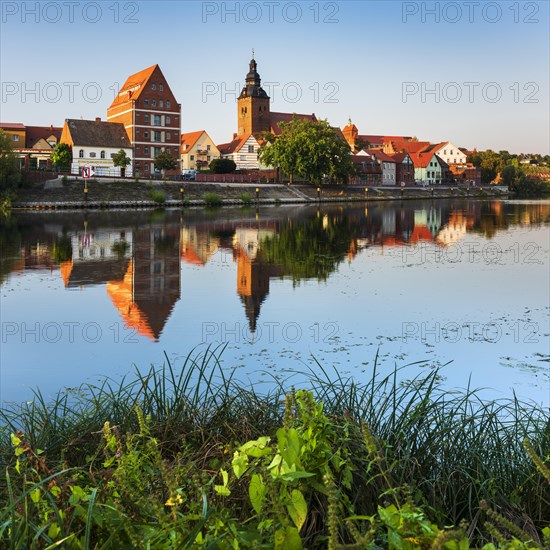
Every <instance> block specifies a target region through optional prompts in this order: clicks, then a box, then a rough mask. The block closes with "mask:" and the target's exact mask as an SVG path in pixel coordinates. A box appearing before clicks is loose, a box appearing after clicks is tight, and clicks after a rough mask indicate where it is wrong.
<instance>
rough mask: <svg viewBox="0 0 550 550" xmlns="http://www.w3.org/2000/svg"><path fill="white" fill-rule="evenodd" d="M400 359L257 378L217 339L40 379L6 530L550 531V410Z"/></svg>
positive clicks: (2, 484)
mask: <svg viewBox="0 0 550 550" xmlns="http://www.w3.org/2000/svg"><path fill="white" fill-rule="evenodd" d="M321 372H324V371H321ZM402 373H403V371H401V372H400V373H398V372H397V371H396V372H395V373H391V374H390V375H388V376H382V375H380V374H378V373H377V372H376V367H375V369H374V372H373V375H372V379H371V380H370V381H369V382H368V383H365V384H364V385H359V384H357V383H355V382H354V381H352V380H351V379H342V378H340V377H339V376H338V374H337V373H335V374H334V375H332V376H329V375H328V374H325V375H324V376H323V377H322V378H321V377H319V376H315V375H314V374H312V375H311V377H310V381H309V384H308V387H307V389H305V390H299V391H295V390H293V389H291V388H284V387H282V386H276V387H273V389H272V390H271V391H270V392H267V393H264V394H259V393H257V392H256V391H255V390H254V389H253V388H249V389H244V388H242V386H241V385H239V384H238V383H237V382H236V381H234V380H233V374H234V372H230V373H227V372H225V371H224V369H223V368H222V365H221V364H220V361H219V355H218V354H217V352H216V351H215V350H210V349H208V350H206V351H205V352H204V353H202V354H198V355H195V356H191V355H190V356H189V357H188V358H187V359H186V361H185V363H184V365H183V366H182V368H181V369H175V368H173V367H172V366H171V365H170V364H169V363H167V364H166V365H165V366H164V367H162V368H161V369H160V370H155V369H151V370H149V371H146V372H139V371H138V372H137V373H136V377H135V380H133V381H124V380H123V381H122V382H120V383H116V384H115V383H114V382H113V381H111V380H105V381H104V382H103V384H102V385H100V386H93V385H84V386H82V387H81V388H80V389H79V390H77V391H72V392H71V391H65V392H62V393H60V394H59V395H58V397H57V398H56V399H55V400H53V401H46V400H44V399H43V398H42V396H41V395H40V394H39V393H37V394H36V397H35V399H34V400H33V401H31V402H29V403H27V404H24V405H21V406H14V407H11V408H9V409H3V410H2V411H0V414H1V418H2V420H1V424H2V425H3V431H2V438H1V441H0V460H1V461H2V467H3V469H4V470H5V472H6V479H5V481H0V498H1V502H2V510H1V511H0V546H1V547H2V548H4V547H5V548H21V547H23V548H48V547H52V548H53V547H54V546H53V545H56V544H57V545H63V547H64V548H122V547H133V548H147V547H150V548H195V547H197V548H200V547H205V548H262V547H263V548H289V549H292V548H302V547H307V548H329V549H336V548H373V549H375V548H403V549H408V548H449V549H454V548H456V549H467V548H473V547H484V548H486V549H489V548H495V547H499V548H520V549H522V548H540V547H549V546H548V545H549V544H550V539H549V535H550V532H549V531H548V528H547V524H548V517H549V514H548V512H549V503H550V498H549V497H550V492H549V489H548V478H545V476H548V475H549V474H548V471H547V466H546V462H545V461H548V458H549V457H548V454H549V440H550V437H549V424H548V415H547V413H546V412H545V411H544V410H543V409H542V408H539V407H537V406H536V405H534V404H529V403H521V402H519V401H518V400H516V399H514V400H511V401H498V402H497V401H495V402H490V403H484V402H482V401H480V400H479V396H478V394H477V393H476V392H473V391H464V392H458V393H449V392H445V391H444V390H443V388H442V387H441V385H440V381H439V380H440V378H439V376H440V374H439V373H437V372H435V373H430V374H428V375H422V376H417V377H415V378H413V379H412V380H410V381H408V383H406V384H405V383H401V384H400V383H398V382H397V381H396V380H397V375H398V374H402ZM524 439H528V441H530V442H531V443H527V450H526V448H524V447H523V444H522V443H523V441H524ZM539 457H542V458H539ZM549 477H550V476H549ZM449 525H454V526H455V527H444V526H449ZM491 544H492V545H493V546H491ZM484 545H489V546H484Z"/></svg>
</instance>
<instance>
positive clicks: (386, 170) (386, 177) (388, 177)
mask: <svg viewBox="0 0 550 550" xmlns="http://www.w3.org/2000/svg"><path fill="white" fill-rule="evenodd" d="M396 173H397V163H396V162H386V161H382V185H395V183H396Z"/></svg>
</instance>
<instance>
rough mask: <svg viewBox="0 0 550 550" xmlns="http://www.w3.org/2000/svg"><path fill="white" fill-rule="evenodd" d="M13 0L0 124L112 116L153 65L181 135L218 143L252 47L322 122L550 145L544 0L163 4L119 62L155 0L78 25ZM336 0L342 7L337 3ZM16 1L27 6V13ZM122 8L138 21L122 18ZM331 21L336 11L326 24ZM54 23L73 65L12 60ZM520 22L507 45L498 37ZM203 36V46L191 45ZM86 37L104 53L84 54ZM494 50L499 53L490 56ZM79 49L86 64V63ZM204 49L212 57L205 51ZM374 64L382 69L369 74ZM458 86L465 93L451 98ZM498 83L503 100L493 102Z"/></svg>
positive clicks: (467, 143) (290, 102) (295, 102)
mask: <svg viewBox="0 0 550 550" xmlns="http://www.w3.org/2000/svg"><path fill="white" fill-rule="evenodd" d="M8 4H13V5H11V7H10V9H11V10H12V12H15V13H12V12H9V11H8V12H6V8H4V7H3V12H2V27H3V32H2V38H1V39H0V40H1V41H2V43H3V47H2V48H1V53H0V60H1V62H2V67H3V69H2V114H1V117H0V118H1V119H2V121H3V122H13V123H18V122H20V123H23V124H26V125H32V124H34V125H48V126H49V125H50V124H53V125H54V126H62V125H63V122H64V120H65V119H67V118H75V119H78V118H81V117H82V118H83V119H89V120H93V119H95V118H96V117H101V118H102V119H104V120H105V117H106V111H107V108H108V107H109V105H110V104H111V103H112V101H113V98H114V97H115V95H116V93H117V92H118V89H119V88H120V87H121V86H122V84H123V83H124V79H125V78H126V76H127V75H129V74H133V73H135V72H138V71H140V70H142V69H144V68H145V67H148V66H151V65H154V64H156V63H158V64H159V65H160V67H161V68H162V70H163V73H164V74H165V76H166V78H167V80H168V81H169V82H170V85H171V88H172V90H173V93H174V95H175V97H176V99H177V100H178V102H180V103H181V106H182V107H181V119H182V120H181V132H182V133H187V132H193V131H198V130H203V129H204V130H206V131H207V132H208V133H209V134H210V135H211V137H212V139H213V140H214V142H216V143H225V142H227V141H229V140H230V139H231V136H232V135H233V133H234V132H235V131H236V127H237V120H236V114H235V113H236V110H235V104H236V100H237V97H238V95H239V93H240V90H241V88H242V86H243V83H244V77H245V75H246V67H247V64H248V62H249V60H250V57H251V50H252V48H254V49H255V59H256V60H257V62H258V72H259V73H260V75H261V77H262V85H263V86H264V88H265V89H266V91H267V93H268V95H270V97H271V103H272V108H273V110H276V111H283V112H289V113H292V112H298V113H315V115H316V117H317V118H318V119H327V120H328V121H329V122H330V123H331V125H333V126H337V127H339V128H343V127H344V126H345V125H346V124H347V123H348V120H349V119H350V118H351V120H352V121H353V122H354V123H355V124H356V125H357V127H359V128H360V130H361V132H363V133H368V134H386V135H411V136H417V137H418V138H419V139H422V140H429V141H432V142H439V141H442V140H452V141H453V142H455V143H456V144H457V145H459V146H463V147H468V148H471V149H473V148H477V149H478V150H485V149H493V150H496V151H498V150H502V149H505V150H508V151H510V152H512V153H539V154H542V155H545V154H548V153H549V151H550V136H549V132H548V118H549V116H548V102H547V101H546V99H545V98H547V97H548V69H545V68H544V67H548V65H549V63H548V61H549V60H550V56H549V51H548V50H549V47H548V46H549V44H548V36H547V33H546V32H545V30H544V29H545V28H546V27H545V24H544V22H545V21H546V22H547V21H548V5H547V4H546V3H542V2H540V3H537V2H533V3H530V4H533V5H534V6H536V8H537V10H536V14H534V15H532V16H531V17H530V19H532V20H533V22H530V20H529V18H527V19H526V17H527V15H528V14H527V12H526V11H525V10H523V11H520V12H518V13H517V14H515V13H513V10H510V9H509V10H507V11H506V10H504V11H502V13H501V16H500V19H499V20H498V21H495V22H493V23H491V21H490V19H491V17H493V18H495V17H496V15H497V14H494V15H493V16H491V14H490V13H489V12H486V13H484V12H482V11H481V10H480V12H479V14H478V20H474V21H473V22H472V23H470V22H469V21H468V19H467V18H464V17H463V20H460V21H458V22H457V23H456V24H454V26H453V25H452V24H451V23H449V22H448V20H450V19H449V18H450V12H449V13H446V12H445V13H443V12H442V13H440V14H439V19H440V20H439V23H436V22H435V15H434V16H430V15H429V13H424V14H422V13H418V14H416V13H414V10H415V5H416V4H415V3H414V2H403V3H399V2H391V3H389V4H391V5H388V4H387V3H386V4H383V3H380V2H362V3H358V2H356V3H351V2H338V3H335V2H332V3H321V4H319V3H317V4H315V3H311V4H312V5H311V6H309V5H308V6H307V8H308V11H307V12H306V10H305V6H304V9H303V12H302V14H301V18H300V20H298V21H296V22H295V23H291V22H290V20H291V19H292V18H291V12H290V11H289V10H290V9H291V7H292V6H290V5H291V4H293V3H291V2H283V3H282V4H281V5H282V6H283V7H285V8H286V9H287V12H285V17H286V19H287V20H285V19H284V18H283V12H281V13H280V14H279V15H280V16H279V17H277V16H276V14H275V13H273V14H272V15H273V22H269V19H266V20H265V21H264V20H259V21H258V22H257V23H256V24H252V23H250V22H249V21H246V20H245V19H246V18H248V20H250V21H251V20H252V19H251V13H252V12H250V13H243V12H242V3H241V4H240V5H241V8H240V9H241V13H240V14H239V17H240V21H239V22H235V18H236V16H231V13H230V9H229V7H228V6H229V4H228V3H219V2H217V3H214V2H203V3H199V2H189V3H185V5H184V4H183V3H180V2H172V3H166V2H160V4H161V5H162V7H163V8H166V9H168V8H170V10H171V12H170V13H171V14H172V15H173V17H170V18H164V19H163V21H164V22H163V25H165V26H166V32H164V31H163V33H161V34H158V35H156V38H155V41H154V42H155V44H153V45H152V46H151V45H150V44H142V43H141V41H138V42H137V43H136V44H135V46H136V47H135V48H133V49H132V55H131V56H126V55H124V52H122V53H121V54H119V56H118V57H116V58H115V59H116V62H113V63H111V62H110V63H105V62H104V61H103V60H104V59H106V58H109V54H108V52H109V50H108V48H109V47H110V48H111V53H112V48H113V47H115V48H116V47H117V46H119V45H120V46H122V45H123V44H124V41H125V40H127V39H129V38H130V37H131V36H135V35H136V33H139V31H140V29H143V28H144V24H145V25H149V26H151V25H153V26H154V25H156V24H158V23H159V21H160V20H159V16H161V15H162V13H166V9H157V10H154V8H153V6H152V5H151V4H150V3H148V2H140V3H139V4H137V3H136V4H135V7H136V8H138V9H137V11H136V13H135V14H133V15H132V16H130V14H129V13H119V14H118V21H119V22H118V23H115V22H114V21H113V19H114V18H115V16H117V14H116V13H115V11H114V10H112V11H110V12H108V13H107V10H106V9H104V10H103V12H102V16H101V19H99V20H98V21H97V22H96V23H95V24H92V23H91V22H89V21H86V20H84V14H85V15H86V18H87V19H88V20H90V21H92V20H93V18H92V13H91V11H89V12H86V13H85V12H82V13H80V12H79V9H78V8H79V6H77V7H76V8H75V13H74V14H73V22H72V23H70V22H69V21H68V19H69V16H70V14H64V13H61V20H60V21H59V22H56V23H53V22H48V21H47V20H46V19H47V18H49V19H50V20H51V21H53V16H54V13H53V11H51V12H49V13H38V15H36V14H35V15H32V13H31V12H29V9H28V8H29V6H26V8H27V12H25V13H23V7H25V6H24V4H25V3H19V4H17V3H8ZM27 4H28V3H27ZM53 4H55V3H53ZM88 4H90V3H88ZM236 4H239V3H236ZM251 4H254V3H251ZM329 4H330V5H332V4H334V6H333V8H334V9H333V11H334V13H332V14H331V13H329V8H330V6H329ZM351 4H353V5H351ZM425 4H429V3H425ZM84 5H85V4H82V6H84ZM125 5H126V6H127V5H134V4H133V3H127V4H124V5H122V4H121V5H120V6H119V8H120V9H121V10H123V7H124V6H125ZM156 5H159V3H157V4H156ZM258 5H259V6H260V7H261V4H258ZM14 6H19V10H18V11H16V7H14ZM113 6H118V4H116V3H115V4H113ZM223 6H225V8H224V7H223ZM315 6H317V8H315ZM523 7H525V6H523ZM309 8H311V9H309ZM336 8H337V9H336ZM90 9H91V8H90ZM223 9H225V10H226V13H224V14H222V13H221V12H222V11H223ZM315 9H317V10H318V12H317V13H316V12H315ZM216 10H217V11H216ZM29 13H30V15H29ZM79 14H80V17H79ZM65 15H66V16H67V17H66V18H65ZM264 15H265V14H264ZM436 15H437V14H436ZM474 15H475V14H474ZM182 16H185V18H186V20H188V21H191V22H193V21H195V24H193V25H189V26H187V27H185V36H186V47H185V48H183V50H182V51H181V52H182V53H183V55H181V54H180V55H178V53H177V52H178V45H181V44H180V41H181V42H183V41H184V40H183V39H182V38H175V39H173V43H174V46H172V49H173V51H174V54H173V55H166V48H165V46H166V44H167V42H166V41H167V40H168V38H167V36H169V35H170V31H171V30H173V28H174V21H176V20H178V18H179V17H182ZM329 16H330V17H329ZM444 16H445V17H444ZM56 17H57V16H56ZM316 17H317V19H318V22H317V23H315V22H314V19H315V18H316ZM125 18H126V19H129V20H135V23H127V24H124V23H123V19H125ZM224 18H225V19H224ZM323 18H324V19H327V18H328V19H327V20H330V21H333V22H327V23H323V22H322V19H323ZM65 19H67V21H65ZM445 19H446V20H445ZM474 19H475V18H474ZM535 19H536V20H537V21H538V23H536V22H535ZM423 20H424V21H423ZM515 20H517V22H516V21H515ZM524 20H525V21H524ZM64 21H65V22H64ZM224 21H225V22H224ZM361 21H362V22H363V23H365V22H366V21H367V22H368V21H371V22H372V26H371V27H372V28H371V27H369V33H368V36H367V37H366V38H365V40H366V43H365V44H366V46H367V53H365V54H363V53H362V52H361V48H360V47H357V48H356V49H357V50H358V51H357V52H355V51H354V46H353V40H352V38H353V36H352V35H353V33H355V32H358V30H360V22H361ZM56 25H58V28H63V32H65V33H66V35H67V39H68V40H73V41H74V48H72V51H71V53H70V54H68V55H67V57H68V59H69V61H71V62H70V63H66V64H65V66H62V65H61V64H54V66H53V67H52V66H51V64H48V63H46V64H44V63H42V64H40V63H39V62H38V60H36V59H35V58H36V56H34V57H33V56H32V55H29V61H28V63H25V64H17V62H16V56H13V55H9V54H8V53H7V50H9V48H6V47H5V44H7V43H9V41H10V39H15V34H14V33H17V32H21V31H24V30H25V29H32V33H30V34H29V36H28V37H27V38H28V39H26V40H25V41H24V42H22V43H21V54H22V55H24V54H25V52H27V53H29V54H30V53H31V52H30V50H33V49H36V47H37V44H38V43H39V41H40V40H41V39H43V38H44V36H45V32H46V30H48V29H49V32H50V33H51V31H52V29H55V28H56ZM236 29H237V30H239V29H240V33H241V34H244V36H243V37H241V38H240V39H239V41H238V44H237V45H233V44H234V40H233V41H232V40H231V38H230V37H231V35H232V33H233V34H234V31H235V30H236ZM426 29H429V31H430V34H431V37H432V38H434V39H437V38H438V37H440V38H442V37H443V36H445V37H446V38H445V39H444V40H445V42H444V44H445V46H446V47H447V50H448V51H451V50H452V48H453V44H454V47H455V48H458V47H460V50H458V49H457V50H456V51H457V52H458V51H459V52H460V55H461V56H462V57H465V58H467V63H466V64H463V63H458V62H456V63H455V60H453V63H445V60H444V59H443V58H442V57H439V56H435V57H434V56H433V54H434V50H433V49H432V50H426V47H427V42H428V40H427V38H426V37H425V36H424V34H422V32H420V31H425V30H426ZM296 30H299V31H300V32H294V33H293V34H292V36H294V38H293V40H292V41H291V44H289V43H287V42H286V41H285V40H280V41H277V45H276V46H266V45H265V33H266V32H267V31H270V32H271V34H277V33H279V35H280V36H282V37H284V36H285V35H287V36H289V37H290V36H291V31H296ZM111 31H116V33H114V34H113V40H112V42H110V43H108V44H104V43H98V42H97V40H95V39H96V38H97V35H98V33H104V32H105V33H110V32H111ZM244 31H246V32H244ZM318 31H321V33H322V32H325V33H326V32H329V33H330V34H331V35H332V36H334V35H335V34H334V33H337V34H339V35H340V36H341V37H342V40H340V41H336V42H334V41H333V40H329V41H326V40H323V38H322V35H321V34H320V33H319V32H318ZM512 31H513V32H514V37H515V40H514V41H513V43H512V41H506V40H505V39H504V38H505V36H506V34H507V33H509V32H512ZM419 32H420V34H419ZM476 33H477V34H476ZM480 33H481V34H480ZM357 36H358V38H359V35H357ZM476 36H477V38H476ZM350 37H351V38H350ZM77 38H78V40H76V39H77ZM465 38H469V40H465ZM200 39H202V43H199V42H197V41H200ZM194 41H195V42H194ZM495 41H498V48H499V49H498V50H496V49H495ZM226 42H227V46H224V44H225V43H226ZM327 42H330V44H327ZM92 43H94V51H95V52H96V54H97V57H96V59H97V61H94V56H92V57H91V58H90V56H89V48H90V45H91V44H92ZM459 45H460V46H459ZM371 46H372V47H371ZM375 46H376V47H375ZM378 47H379V48H380V51H378V50H377V48H378ZM484 48H485V49H484ZM168 51H169V49H168ZM475 51H477V55H474V52H475ZM87 52H88V53H87ZM220 52H223V53H222V54H221V55H222V57H220ZM529 52H530V55H527V54H528V53H529ZM419 53H423V55H419ZM426 53H428V54H429V56H431V58H432V59H433V63H434V67H433V71H427V72H426V71H423V72H421V71H420V69H421V68H422V67H424V68H425V67H426V65H427V63H426V56H425V54H426ZM443 53H444V52H443ZM495 53H501V54H503V55H501V56H500V57H499V58H494V57H495ZM448 56H449V58H450V57H451V54H449V55H448ZM78 58H82V59H85V62H83V63H78V62H77V60H78ZM200 58H202V59H204V60H208V62H206V63H203V62H200ZM501 58H502V59H501ZM319 59H322V62H319ZM491 59H493V60H492V61H491ZM361 60H363V61H364V64H363V63H361V62H360V61H361ZM400 60H401V62H400V63H399V64H397V65H396V63H397V62H399V61H400ZM372 65H374V66H376V67H378V70H374V71H373V69H372ZM386 67H391V70H387V69H386ZM509 67H514V70H513V71H510V70H509ZM398 69H399V70H398ZM396 73H397V74H396ZM29 74H32V75H33V76H32V77H29ZM373 77H374V78H373ZM508 81H510V82H508ZM476 83H477V84H476ZM457 94H461V96H462V97H461V99H460V100H459V101H454V100H455V99H456V97H457ZM495 94H496V95H495ZM499 94H500V96H501V97H500V99H498V100H497V101H495V100H494V98H495V97H497V96H498V95H499ZM98 96H99V97H98ZM299 96H300V97H299ZM298 97H299V99H296V98H298ZM470 100H471V101H470ZM503 124H506V126H508V127H509V128H510V131H509V132H506V131H503Z"/></svg>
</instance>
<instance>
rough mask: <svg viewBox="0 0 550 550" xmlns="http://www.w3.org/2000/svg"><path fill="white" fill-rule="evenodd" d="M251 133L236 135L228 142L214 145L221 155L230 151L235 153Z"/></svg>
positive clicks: (228, 153)
mask: <svg viewBox="0 0 550 550" xmlns="http://www.w3.org/2000/svg"><path fill="white" fill-rule="evenodd" d="M251 135H252V134H244V135H242V136H240V137H236V138H235V139H234V140H233V141H230V142H229V143H222V144H221V145H217V146H216V147H217V148H218V149H219V151H220V153H221V154H222V155H230V154H231V153H237V152H239V151H240V150H241V147H242V146H243V145H244V144H245V143H246V141H247V140H248V138H249V137H250V136H251Z"/></svg>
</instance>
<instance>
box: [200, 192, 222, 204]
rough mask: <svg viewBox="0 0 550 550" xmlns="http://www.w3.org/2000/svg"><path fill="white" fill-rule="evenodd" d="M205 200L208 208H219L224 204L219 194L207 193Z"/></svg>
mask: <svg viewBox="0 0 550 550" xmlns="http://www.w3.org/2000/svg"><path fill="white" fill-rule="evenodd" d="M203 199H204V202H205V203H206V206H219V205H220V204H222V200H221V198H220V196H219V195H218V194H217V193H212V192H209V193H205V194H204V197H203Z"/></svg>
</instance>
